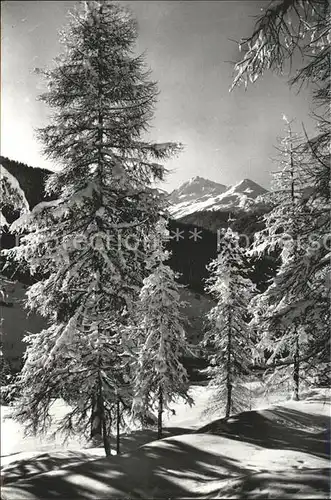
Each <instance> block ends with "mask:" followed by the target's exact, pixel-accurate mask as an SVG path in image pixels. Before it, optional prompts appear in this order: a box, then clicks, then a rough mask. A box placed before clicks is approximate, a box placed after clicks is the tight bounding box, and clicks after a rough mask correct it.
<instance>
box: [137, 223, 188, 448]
mask: <svg viewBox="0 0 331 500" xmlns="http://www.w3.org/2000/svg"><path fill="white" fill-rule="evenodd" d="M167 236H168V231H167V229H166V221H165V219H163V218H162V219H161V220H160V221H159V223H158V225H157V227H156V229H155V232H154V234H153V235H152V237H149V241H148V242H147V245H146V247H147V255H148V257H147V260H146V268H147V269H148V271H149V272H150V274H149V275H148V277H146V278H145V279H144V284H143V287H142V289H141V292H140V300H139V302H138V305H137V315H138V318H139V326H138V328H137V329H136V338H137V340H136V345H137V349H138V355H137V359H136V362H135V364H134V372H135V373H134V375H135V379H134V406H133V409H134V413H135V414H136V415H138V416H139V417H143V416H144V415H147V414H148V413H149V412H151V411H153V410H154V409H155V408H157V412H158V439H160V438H161V437H162V413H163V411H164V410H167V409H169V404H170V403H171V402H172V401H174V400H176V399H177V398H178V397H180V398H182V399H183V400H184V401H185V402H188V403H189V404H192V399H191V398H190V397H189V395H188V385H189V381H188V375H187V372H186V370H185V368H184V366H183V364H182V361H181V357H182V356H183V355H185V354H186V353H187V352H188V351H189V346H188V343H187V340H186V336H185V330H184V319H183V316H182V313H181V307H182V305H183V302H182V301H181V300H180V288H181V286H182V285H179V284H178V283H177V282H176V273H175V272H174V271H173V270H172V269H171V268H170V267H169V266H167V265H166V263H165V262H166V261H167V260H168V258H169V252H168V251H166V250H164V248H163V242H164V240H165V239H166V238H167Z"/></svg>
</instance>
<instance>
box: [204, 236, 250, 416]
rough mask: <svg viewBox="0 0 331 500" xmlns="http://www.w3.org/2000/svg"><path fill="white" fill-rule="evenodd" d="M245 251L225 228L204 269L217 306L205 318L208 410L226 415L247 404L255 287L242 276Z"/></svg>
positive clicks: (207, 290) (235, 237) (208, 291)
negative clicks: (250, 312) (250, 316)
mask: <svg viewBox="0 0 331 500" xmlns="http://www.w3.org/2000/svg"><path fill="white" fill-rule="evenodd" d="M246 268H247V263H246V262H245V250H244V249H243V248H241V247H240V245H239V236H238V234H237V233H234V232H233V231H232V230H231V229H228V230H227V231H226V232H225V233H224V236H223V238H222V242H221V248H220V252H219V254H218V256H217V258H216V259H214V260H213V261H212V262H211V263H210V264H209V265H208V266H207V269H208V270H209V272H210V277H209V278H208V279H207V280H206V287H205V290H206V292H207V293H210V294H211V295H212V296H213V297H214V299H215V300H216V302H217V304H216V305H215V306H214V307H213V308H212V309H211V310H210V312H209V313H208V315H207V319H208V324H209V326H208V328H207V330H206V332H205V334H204V339H203V346H204V347H205V348H207V349H208V350H209V351H210V366H209V368H207V370H206V372H207V374H208V375H209V376H210V382H209V385H210V387H212V388H213V389H214V393H213V396H212V398H211V400H210V405H209V408H208V410H207V411H209V412H215V411H223V410H224V406H225V416H226V417H229V415H230V414H231V413H234V412H237V411H240V410H242V409H243V408H245V407H247V405H248V398H249V394H248V390H247V389H246V387H245V385H244V384H243V381H244V379H245V377H246V376H247V375H249V373H250V365H251V363H252V356H253V350H254V345H253V342H252V340H251V332H250V328H249V325H248V305H249V302H250V300H251V298H252V296H253V294H254V293H255V286H254V284H253V283H252V282H251V280H250V279H249V278H248V277H247V276H245V274H246V273H245V269H246Z"/></svg>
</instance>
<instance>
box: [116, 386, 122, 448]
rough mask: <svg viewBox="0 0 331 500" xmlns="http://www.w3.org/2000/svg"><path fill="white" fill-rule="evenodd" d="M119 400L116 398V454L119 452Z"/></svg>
mask: <svg viewBox="0 0 331 500" xmlns="http://www.w3.org/2000/svg"><path fill="white" fill-rule="evenodd" d="M120 418H121V416H120V400H119V397H118V396H117V399H116V454H117V455H119V454H120Z"/></svg>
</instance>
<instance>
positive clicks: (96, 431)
mask: <svg viewBox="0 0 331 500" xmlns="http://www.w3.org/2000/svg"><path fill="white" fill-rule="evenodd" d="M101 435H102V426H101V409H100V398H99V391H98V387H97V386H96V394H93V395H92V414H91V436H90V437H91V439H98V438H99V439H100V438H101Z"/></svg>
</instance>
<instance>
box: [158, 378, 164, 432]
mask: <svg viewBox="0 0 331 500" xmlns="http://www.w3.org/2000/svg"><path fill="white" fill-rule="evenodd" d="M162 413H163V394H162V389H161V388H160V390H159V407H158V413H157V438H158V439H162Z"/></svg>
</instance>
